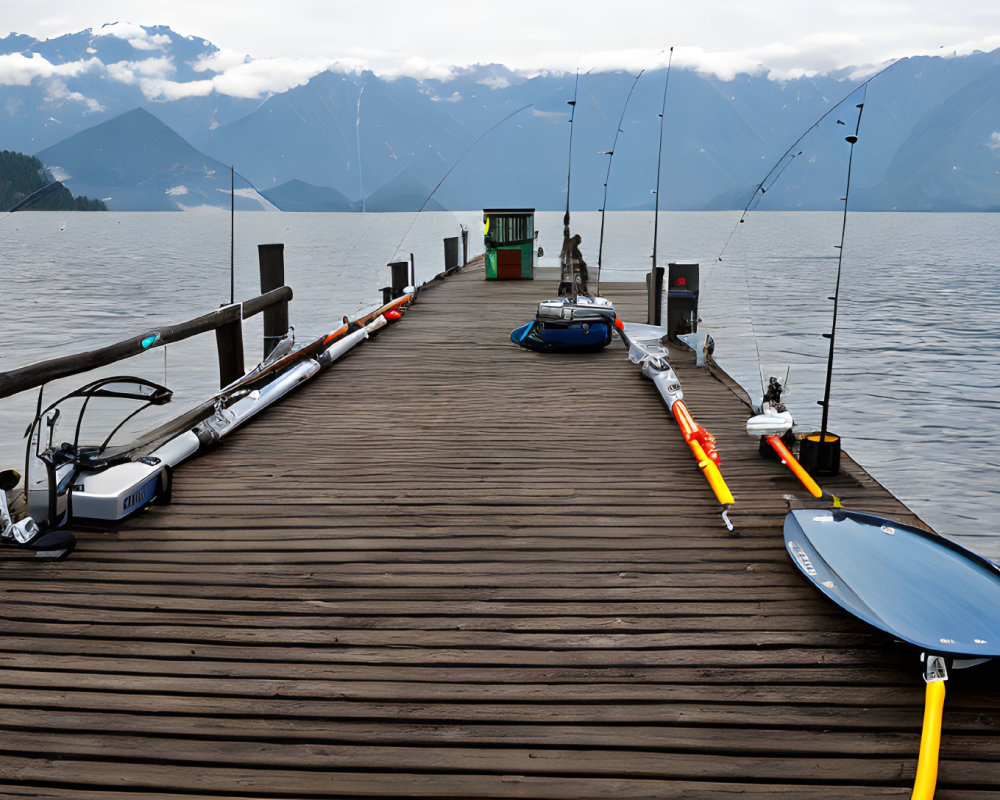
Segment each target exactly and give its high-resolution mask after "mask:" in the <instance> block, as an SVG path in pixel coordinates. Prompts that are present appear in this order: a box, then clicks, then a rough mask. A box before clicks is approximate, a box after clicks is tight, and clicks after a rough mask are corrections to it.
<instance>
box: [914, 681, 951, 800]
mask: <svg viewBox="0 0 1000 800" xmlns="http://www.w3.org/2000/svg"><path fill="white" fill-rule="evenodd" d="M943 710H944V681H928V682H927V694H926V695H925V699H924V728H923V731H922V732H921V734H920V757H919V760H918V761H917V777H916V779H915V780H914V782H913V794H912V795H910V800H932V798H933V797H934V789H935V787H936V786H937V773H938V750H939V748H940V746H941V715H942V712H943Z"/></svg>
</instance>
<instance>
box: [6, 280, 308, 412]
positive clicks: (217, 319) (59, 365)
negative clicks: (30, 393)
mask: <svg viewBox="0 0 1000 800" xmlns="http://www.w3.org/2000/svg"><path fill="white" fill-rule="evenodd" d="M291 298H292V290H291V288H289V287H288V286H280V287H278V288H277V289H272V290H271V291H270V292H266V293H265V294H262V295H260V296H258V297H255V298H253V299H252V300H248V301H246V302H245V303H233V304H232V305H225V306H223V307H222V308H219V309H217V310H216V311H212V312H211V313H208V314H204V315H202V316H200V317H195V318H194V319H190V320H188V321H186V322H181V323H179V324H176V325H167V326H164V327H162V328H155V329H153V330H150V331H147V332H146V333H142V334H139V335H138V336H132V337H130V338H128V339H124V340H122V341H120V342H115V343H114V344H109V345H107V346H106V347H101V348H98V349H96V350H89V351H87V352H83V353H74V354H72V355H67V356H60V357H58V358H52V359H49V360H48V361H40V362H38V363H35V364H29V365H27V366H24V367H18V368H17V369H12V370H10V371H9V372H2V373H0V398H3V397H9V396H10V395H13V394H17V393H18V392H23V391H26V390H28V389H34V388H36V387H38V386H41V385H42V384H45V383H48V382H49V381H54V380H58V379H59V378H66V377H69V376H70V375H77V374H79V373H81V372H87V371H88V370H91V369H96V368H98V367H104V366H107V365H108V364H113V363H115V362H116V361H121V360H122V359H124V358H130V357H131V356H134V355H138V354H139V353H142V352H145V351H146V350H151V349H153V348H154V347H159V346H160V345H164V344H170V343H172V342H179V341H182V340H183V339H188V338H190V337H192V336H197V335H198V334H199V333H207V332H208V331H213V330H217V329H219V328H221V327H223V326H225V325H231V324H233V323H239V322H240V321H241V320H244V319H249V318H250V317H252V316H254V315H255V314H259V313H260V312H261V311H263V310H264V309H265V308H270V307H271V306H273V305H277V304H279V303H287V302H288V301H289V300H290V299H291ZM153 337H155V339H154V340H153V341H152V342H150V341H149V340H150V339H151V338H153ZM144 342H146V345H145V346H143V343H144Z"/></svg>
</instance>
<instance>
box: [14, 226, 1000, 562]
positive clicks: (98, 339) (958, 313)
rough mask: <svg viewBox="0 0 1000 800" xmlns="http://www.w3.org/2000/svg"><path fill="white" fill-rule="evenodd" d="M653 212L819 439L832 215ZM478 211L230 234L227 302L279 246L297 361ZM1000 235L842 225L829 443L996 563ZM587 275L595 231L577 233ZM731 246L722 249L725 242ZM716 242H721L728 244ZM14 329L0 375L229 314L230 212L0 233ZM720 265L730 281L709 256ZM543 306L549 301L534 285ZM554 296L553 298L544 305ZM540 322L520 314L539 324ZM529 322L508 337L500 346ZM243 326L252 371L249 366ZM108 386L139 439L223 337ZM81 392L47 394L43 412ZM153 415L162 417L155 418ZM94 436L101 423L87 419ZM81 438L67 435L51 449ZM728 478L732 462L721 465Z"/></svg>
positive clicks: (639, 271) (733, 338)
mask: <svg viewBox="0 0 1000 800" xmlns="http://www.w3.org/2000/svg"><path fill="white" fill-rule="evenodd" d="M561 216H562V215H561V213H556V212H545V213H540V214H538V215H537V219H536V226H537V227H538V228H539V230H540V232H541V233H540V238H539V243H540V244H541V245H542V247H543V248H544V249H545V251H546V256H545V257H544V258H543V259H542V264H543V265H555V264H556V262H557V256H558V253H559V248H560V244H561V231H562V226H561ZM737 217H738V215H737V214H736V213H735V212H713V213H664V214H662V215H661V217H660V225H659V246H658V254H659V257H658V260H659V262H660V263H661V264H665V263H666V262H667V261H670V260H694V261H698V262H700V263H701V264H702V275H701V308H700V313H701V317H702V328H703V329H706V330H708V331H710V332H711V334H712V336H713V337H714V338H715V340H716V358H717V359H718V360H719V361H720V363H722V365H723V366H724V367H725V368H726V369H727V370H728V371H729V372H730V373H731V374H733V375H734V376H735V377H737V378H738V379H739V380H740V381H741V383H743V385H744V386H745V387H746V388H747V389H748V391H749V392H750V394H751V396H752V397H754V398H755V399H759V397H760V392H761V389H760V383H761V381H760V375H761V374H762V373H763V375H764V377H765V380H766V377H767V376H769V375H778V376H783V375H784V374H785V371H786V369H790V379H789V392H788V394H787V395H786V400H787V402H788V405H789V407H790V409H791V410H792V412H793V414H794V415H795V418H796V421H797V423H798V425H799V428H800V429H812V428H814V427H818V426H819V415H820V409H819V406H817V405H816V401H817V400H818V399H820V398H821V397H822V393H823V380H824V375H825V369H826V354H827V347H828V342H827V340H826V339H824V338H823V337H822V336H821V334H822V333H824V332H828V331H829V325H830V314H831V309H832V303H831V302H830V301H829V300H828V299H827V298H828V297H829V296H830V295H831V294H832V293H833V289H834V281H835V279H836V269H837V249H836V247H835V245H837V244H839V242H840V225H841V215H840V214H838V213H827V212H815V213H813V212H795V213H774V212H756V213H753V214H751V215H750V216H748V218H747V221H746V222H745V223H744V224H742V225H737V224H736V219H737ZM481 221H482V217H481V212H479V211H470V212H462V213H458V214H451V213H426V212H425V213H423V214H420V215H419V216H417V215H414V214H364V215H361V214H288V213H266V212H247V213H240V214H237V217H236V249H235V257H234V264H235V285H236V291H235V294H236V299H238V300H239V299H246V298H250V297H253V296H255V295H257V294H258V293H259V284H258V273H257V252H256V247H257V244H258V243H265V242H284V244H285V265H286V282H287V283H288V284H289V285H290V286H292V288H293V290H295V292H296V296H295V299H294V300H293V301H292V305H291V309H290V316H291V321H292V324H293V325H294V326H295V329H296V332H297V334H298V335H299V338H300V340H301V341H306V340H310V339H312V338H315V337H316V336H318V335H320V334H322V333H324V332H326V331H328V330H330V329H332V328H335V327H337V324H338V321H339V320H340V319H341V317H342V316H343V315H345V314H350V315H352V316H353V315H355V314H356V313H357V312H359V311H361V310H364V309H369V308H373V307H375V306H377V305H378V303H379V301H380V298H381V292H380V289H381V287H382V286H383V285H385V284H386V283H387V282H388V269H387V268H386V266H385V264H386V263H387V262H389V261H395V260H406V259H408V258H409V254H410V253H413V254H414V259H415V263H416V271H417V279H418V282H419V281H423V280H426V279H428V278H430V277H431V276H433V275H434V274H435V273H437V272H439V271H440V270H441V268H442V265H443V247H442V243H441V240H442V239H443V238H445V237H449V236H457V235H458V234H459V231H460V226H461V225H465V226H466V227H468V229H469V231H470V248H469V250H470V255H474V254H477V253H479V252H481V251H482V240H481V230H482V228H481ZM998 222H1000V220H998V219H997V217H996V215H988V214H851V215H850V216H849V218H848V223H847V239H846V244H845V247H844V262H843V278H842V284H841V300H840V318H839V324H838V331H837V354H836V361H835V368H834V380H833V392H832V399H831V412H830V428H831V430H834V431H836V432H837V433H839V434H840V435H841V436H842V438H843V440H844V446H845V448H846V450H847V451H848V452H850V454H851V455H852V456H854V457H855V458H856V459H857V460H858V461H860V462H861V463H862V464H863V465H864V466H865V467H866V468H867V469H868V470H869V471H870V472H871V473H872V474H873V475H874V476H875V477H876V478H878V479H879V480H880V481H881V482H882V483H883V484H885V485H886V486H887V487H888V488H889V489H891V490H892V491H893V492H894V493H895V494H896V495H897V496H899V497H900V498H902V499H903V500H904V501H905V502H906V503H907V504H908V505H910V506H911V508H913V509H914V510H915V511H916V512H917V513H918V514H920V515H921V516H922V517H923V518H924V519H925V520H926V521H927V522H928V523H930V524H931V525H932V526H934V528H935V529H936V530H938V531H939V532H941V533H944V534H946V535H949V536H953V537H955V538H957V539H959V540H960V541H962V542H964V543H966V544H968V545H970V546H972V547H974V548H975V549H977V550H979V551H980V552H982V553H983V554H984V555H987V556H989V557H992V558H995V559H996V558H1000V530H998V526H997V524H996V522H995V521H996V520H997V519H998V518H1000V442H998V439H1000V396H998V387H1000V353H998V351H997V348H996V342H997V338H998V334H1000V270H998V269H997V266H996V262H997V259H998V256H1000V224H998ZM573 227H574V231H576V232H579V233H580V234H581V235H582V237H583V245H582V249H583V252H584V255H585V257H586V258H587V260H588V262H589V263H590V264H591V270H592V274H593V270H594V266H595V265H596V262H597V255H596V254H597V243H598V236H599V230H600V215H599V214H597V213H574V215H573ZM652 236H653V218H652V214H650V213H640V212H615V213H609V214H608V215H607V219H606V221H605V241H604V248H603V262H604V264H605V267H604V271H603V277H604V278H606V279H609V280H636V281H641V280H642V276H643V274H644V273H645V272H646V271H647V270H648V268H649V264H650V253H651V251H652ZM730 237H731V238H730ZM727 240H729V243H728V245H727V244H726V243H727ZM0 242H2V248H0V269H2V274H3V285H4V290H3V294H4V298H5V302H4V308H5V312H6V313H5V319H4V324H3V327H2V329H0V371H6V370H9V369H13V368H15V367H18V366H22V365H24V364H28V363H32V362H34V361H37V360H41V359H44V358H52V357H55V356H57V355H63V354H66V353H71V352H79V351H82V350H88V349H92V348H95V347H100V346H103V345H106V344H109V343H111V342H114V341H117V340H119V339H122V338H125V337H128V336H132V335H135V334H137V333H139V332H142V331H145V330H148V329H154V328H156V327H157V326H159V325H163V324H167V323H176V322H180V321H182V320H185V319H189V318H192V317H195V316H199V315H201V314H203V313H205V312H207V311H209V310H211V309H212V308H215V307H216V306H218V305H219V304H222V303H225V302H228V300H229V287H230V246H229V242H230V236H229V215H228V214H227V213H225V212H213V211H207V212H191V213H174V214H169V213H163V214H160V213H132V214H114V213H102V214H97V213H94V214H84V213H61V212H26V213H18V214H9V215H6V216H4V217H0ZM724 248H725V253H724V256H723V260H722V261H719V260H718V259H719V255H720V253H722V251H723V249H724ZM540 288H542V287H541V286H540ZM543 294H544V292H543ZM530 313H531V309H525V314H527V315H530ZM521 321H522V320H511V326H512V327H513V326H515V325H516V324H520V322H521ZM259 325H260V322H259V318H258V319H257V320H253V321H250V322H249V323H248V324H247V327H246V330H245V333H244V337H245V342H246V348H247V365H248V366H250V365H252V364H253V363H256V360H257V359H258V358H259V350H258V348H259V342H260V339H261V331H260V327H259ZM96 374H98V375H108V374H137V375H141V376H143V377H147V378H149V379H151V380H155V381H160V382H163V383H165V384H166V385H167V386H169V387H170V388H172V389H173V390H174V392H175V395H174V402H173V403H171V404H170V406H168V407H167V408H165V409H158V410H156V412H155V413H150V414H148V415H143V416H141V417H140V419H139V422H140V423H143V420H144V423H143V424H139V425H138V426H136V427H139V428H141V427H145V426H147V425H149V424H151V423H153V422H155V421H157V419H162V418H166V417H169V416H173V415H175V414H177V413H179V412H181V411H182V410H183V409H184V408H187V407H189V406H192V405H195V404H196V403H198V402H199V401H201V400H202V399H204V398H205V397H207V396H208V395H210V394H211V393H212V392H213V391H214V390H215V389H216V388H217V365H216V360H215V344H214V337H212V336H201V337H196V338H195V339H193V340H188V341H186V342H181V343H177V344H173V345H169V346H168V347H166V348H158V349H156V350H154V351H152V352H150V353H146V354H143V355H142V356H138V357H136V358H135V359H131V360H130V361H129V362H126V363H119V364H118V365H115V366H114V367H111V368H108V369H106V370H102V371H100V372H98V373H96ZM90 377H91V376H78V377H76V378H71V379H68V380H67V381H63V382H61V383H60V384H53V385H52V386H50V387H48V388H47V389H46V395H45V396H46V401H47V402H50V401H52V400H54V399H56V397H58V396H59V395H58V393H59V392H60V391H61V392H62V393H65V392H66V391H69V390H71V389H73V388H76V387H77V386H79V385H80V384H82V383H83V382H84V381H85V380H87V379H89V378H90ZM36 401H37V393H36V392H26V393H23V394H21V395H18V396H15V397H12V398H7V399H3V400H0V463H2V464H4V465H7V464H10V465H18V464H21V463H22V462H23V454H24V442H23V439H22V438H21V437H22V435H23V433H24V428H25V427H26V426H27V424H28V422H29V421H30V419H31V417H32V416H33V413H34V406H35V403H36ZM157 415H159V416H157ZM94 421H95V424H96V426H97V427H96V428H95V430H94V431H93V432H92V435H91V436H90V437H89V438H91V439H93V438H95V437H96V436H98V435H100V427H101V426H102V425H105V424H106V422H105V420H104V419H103V418H102V417H100V415H97V416H95V418H94ZM71 437H72V430H69V429H67V428H64V429H62V430H61V431H59V433H57V440H59V441H62V440H65V439H68V438H71ZM723 457H724V454H723Z"/></svg>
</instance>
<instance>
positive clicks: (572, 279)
mask: <svg viewBox="0 0 1000 800" xmlns="http://www.w3.org/2000/svg"><path fill="white" fill-rule="evenodd" d="M579 88H580V70H579V69H578V70H577V71H576V84H575V85H574V86H573V99H572V100H567V101H566V103H567V105H568V106H569V107H570V112H569V159H568V162H569V163H568V166H567V168H566V213H565V214H564V215H563V246H562V252H561V253H560V254H559V267H560V273H563V274H568V275H569V285H570V293H571V296H572V297H576V270H575V269H573V252H572V248H571V247H570V243H569V185H570V178H571V177H572V175H573V119H574V118H575V116H576V95H577V90H578V89H579ZM559 283H560V285H559V294H560V295H561V294H562V291H563V286H562V274H561V275H560V280H559Z"/></svg>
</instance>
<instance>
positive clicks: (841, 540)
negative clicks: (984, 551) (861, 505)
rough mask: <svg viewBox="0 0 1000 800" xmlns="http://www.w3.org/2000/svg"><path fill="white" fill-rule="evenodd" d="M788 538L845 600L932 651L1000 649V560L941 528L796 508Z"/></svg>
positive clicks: (818, 578)
mask: <svg viewBox="0 0 1000 800" xmlns="http://www.w3.org/2000/svg"><path fill="white" fill-rule="evenodd" d="M785 546H786V548H787V550H788V554H789V556H791V559H792V561H794V562H795V565H796V566H797V567H798V568H799V569H800V570H801V571H802V573H803V574H804V575H805V576H806V577H807V578H808V579H809V580H810V581H811V582H812V583H813V584H815V585H816V587H817V588H818V589H819V590H820V591H821V592H823V593H824V594H825V595H826V596H827V597H829V598H830V599H831V600H833V601H834V602H835V603H837V604H838V605H840V606H842V607H843V608H845V609H847V610H848V611H850V612H851V613H852V614H854V615H855V616H856V617H858V618H860V619H862V620H864V621H865V622H867V623H869V624H870V625H874V626H875V627H876V628H879V629H881V630H883V631H885V632H886V633H889V634H891V635H893V636H895V637H896V638H898V639H901V640H903V641H905V642H909V643H911V644H913V645H916V646H917V647H920V648H922V649H923V650H925V651H927V652H929V653H937V654H941V655H947V656H962V657H970V658H995V657H997V656H1000V568H998V567H997V565H996V564H994V563H993V562H992V561H989V560H988V559H986V558H983V557H982V556H980V555H979V554H978V553H975V552H974V551H972V550H969V549H968V548H965V547H962V546H961V545H959V544H957V543H956V542H953V541H951V540H950V539H946V538H944V537H943V536H938V535H937V534H933V533H928V532H927V531H923V530H920V529H919V528H914V527H911V526H909V525H904V524H902V523H899V522H895V521H893V520H890V519H886V518H884V517H878V516H874V515H872V514H863V513H860V512H856V511H848V510H846V509H835V510H826V509H796V510H794V511H791V512H790V513H789V514H788V515H787V516H786V517H785Z"/></svg>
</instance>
